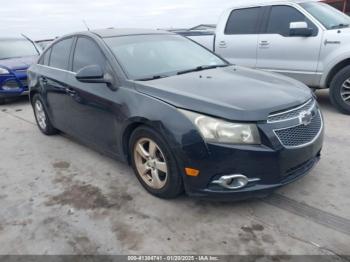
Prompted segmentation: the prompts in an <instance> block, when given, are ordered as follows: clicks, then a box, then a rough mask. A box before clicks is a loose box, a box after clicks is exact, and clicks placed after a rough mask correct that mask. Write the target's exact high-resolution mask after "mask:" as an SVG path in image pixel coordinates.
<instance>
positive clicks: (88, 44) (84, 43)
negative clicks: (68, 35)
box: [73, 37, 106, 72]
mask: <svg viewBox="0 0 350 262" xmlns="http://www.w3.org/2000/svg"><path fill="white" fill-rule="evenodd" d="M89 65H99V66H101V68H102V69H105V68H106V58H105V56H104V55H103V54H102V51H101V50H100V48H99V47H98V46H97V44H96V43H95V42H93V41H92V40H90V39H88V38H85V37H80V38H79V39H78V41H77V44H76V47H75V52H74V58H73V71H74V72H78V71H79V70H80V69H82V68H83V67H85V66H89Z"/></svg>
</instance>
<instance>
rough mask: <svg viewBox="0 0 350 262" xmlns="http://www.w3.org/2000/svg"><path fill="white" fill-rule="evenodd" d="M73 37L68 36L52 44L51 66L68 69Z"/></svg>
mask: <svg viewBox="0 0 350 262" xmlns="http://www.w3.org/2000/svg"><path fill="white" fill-rule="evenodd" d="M72 43H73V38H68V39H64V40H61V41H59V42H58V43H56V44H55V45H53V46H52V51H51V56H50V66H51V67H55V68H59V69H64V70H68V64H69V54H70V50H71V47H72Z"/></svg>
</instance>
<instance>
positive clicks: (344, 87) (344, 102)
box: [330, 66, 350, 115]
mask: <svg viewBox="0 0 350 262" xmlns="http://www.w3.org/2000/svg"><path fill="white" fill-rule="evenodd" d="M330 99H331V102H332V104H333V105H334V106H335V107H336V108H337V109H338V110H339V111H341V112H342V113H344V114H348V115H350V66H347V67H345V68H343V69H342V70H340V71H339V72H338V73H337V74H336V75H335V76H334V78H333V80H332V82H331V84H330Z"/></svg>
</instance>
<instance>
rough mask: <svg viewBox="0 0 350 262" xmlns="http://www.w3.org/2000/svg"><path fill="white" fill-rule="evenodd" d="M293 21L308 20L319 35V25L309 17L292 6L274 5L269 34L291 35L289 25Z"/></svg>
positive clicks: (269, 23) (269, 22) (309, 24)
mask: <svg viewBox="0 0 350 262" xmlns="http://www.w3.org/2000/svg"><path fill="white" fill-rule="evenodd" d="M292 22H306V23H307V24H308V26H309V28H313V29H314V35H315V33H316V35H317V27H316V26H315V25H314V24H313V23H312V22H311V21H310V20H309V19H307V17H306V16H305V15H304V14H302V13H301V12H299V11H298V10H296V9H295V8H294V7H291V6H282V5H281V6H272V8H271V12H270V18H269V21H268V26H267V32H266V33H267V34H280V35H282V36H290V30H289V26H290V23H292Z"/></svg>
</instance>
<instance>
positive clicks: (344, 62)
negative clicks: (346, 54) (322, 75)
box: [325, 58, 350, 88]
mask: <svg viewBox="0 0 350 262" xmlns="http://www.w3.org/2000/svg"><path fill="white" fill-rule="evenodd" d="M349 65H350V58H347V59H344V60H342V61H340V62H339V63H337V64H336V65H335V66H333V68H332V69H331V70H330V71H329V73H328V75H327V78H326V82H325V86H326V87H327V88H329V87H330V84H331V82H332V80H333V78H334V76H335V75H336V74H337V73H338V72H339V71H340V70H342V69H343V68H345V67H346V66H349Z"/></svg>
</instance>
